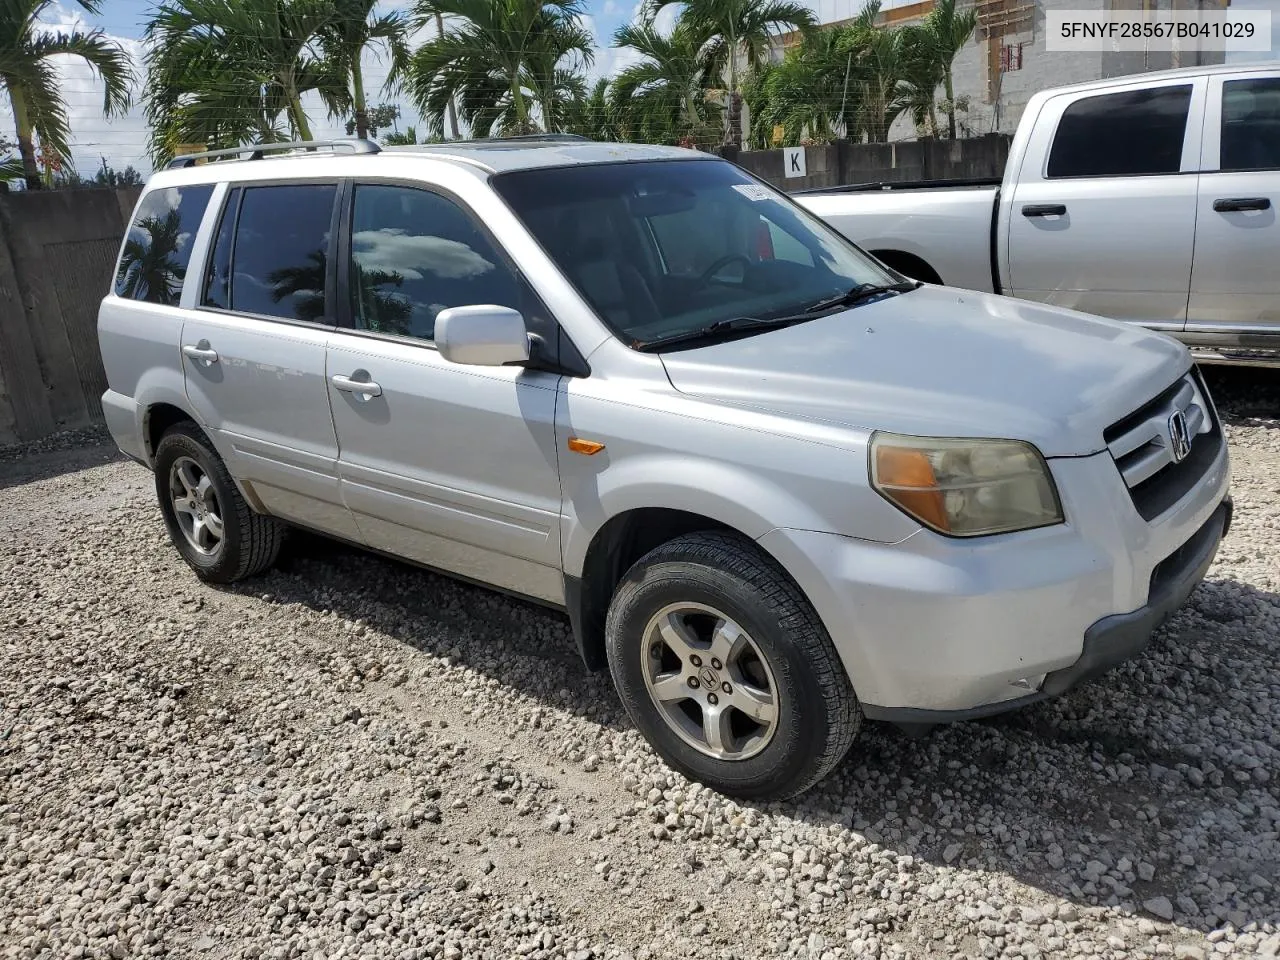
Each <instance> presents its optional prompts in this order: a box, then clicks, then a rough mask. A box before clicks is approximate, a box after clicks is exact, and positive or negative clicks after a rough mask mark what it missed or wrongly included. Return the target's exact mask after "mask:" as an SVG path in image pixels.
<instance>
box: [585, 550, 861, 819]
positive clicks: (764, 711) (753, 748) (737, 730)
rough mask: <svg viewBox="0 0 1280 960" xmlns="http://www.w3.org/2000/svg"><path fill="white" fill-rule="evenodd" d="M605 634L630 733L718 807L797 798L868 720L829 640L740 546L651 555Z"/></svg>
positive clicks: (773, 572) (782, 581)
mask: <svg viewBox="0 0 1280 960" xmlns="http://www.w3.org/2000/svg"><path fill="white" fill-rule="evenodd" d="M605 629H606V634H605V645H606V650H607V653H608V660H609V670H610V673H611V674H612V676H613V681H614V685H615V686H616V687H617V689H618V693H619V695H620V697H621V698H622V702H623V705H624V706H625V708H626V710H627V713H628V714H629V715H630V716H631V719H632V721H633V722H634V723H635V725H636V726H637V727H638V728H639V729H640V732H641V733H642V734H643V735H644V737H645V738H646V739H647V740H648V741H649V743H650V744H651V745H652V746H653V748H654V749H655V750H656V751H657V752H658V753H659V754H660V755H661V756H662V758H663V759H664V760H666V762H667V763H668V764H669V765H671V766H672V767H674V768H675V769H677V770H679V771H680V772H681V773H683V774H684V775H685V776H687V777H689V778H690V779H692V780H696V781H699V782H701V783H704V784H706V785H707V786H709V787H711V788H713V789H715V790H718V791H719V792H721V793H724V794H726V795H729V796H734V797H740V798H743V799H750V800H771V799H782V798H786V797H792V796H795V795H796V794H799V793H803V792H804V791H806V790H808V789H809V788H810V787H812V786H813V785H814V784H815V783H817V782H818V781H819V780H821V779H822V778H823V777H825V776H826V775H827V774H828V773H830V771H831V770H832V768H834V767H835V766H836V765H837V764H838V763H839V762H840V761H841V760H842V759H843V758H844V756H845V754H846V753H847V752H848V750H849V747H850V745H851V744H852V743H853V740H854V738H855V737H856V736H857V733H858V730H859V728H860V726H861V722H862V711H861V709H860V708H859V706H858V700H857V697H856V696H855V695H854V692H853V687H852V686H851V684H850V683H849V679H848V677H847V676H846V674H845V671H844V667H843V665H842V664H841V662H840V659H839V657H838V655H837V654H836V650H835V647H834V645H833V644H832V642H831V638H830V637H829V636H828V634H827V632H826V630H825V628H824V627H823V626H822V623H821V621H820V620H819V619H818V617H817V615H816V614H815V613H814V611H813V608H812V607H811V606H810V605H809V603H808V601H807V600H806V599H805V597H804V596H803V594H802V593H801V592H800V590H799V589H798V588H797V587H796V585H795V584H794V583H793V582H792V581H791V580H790V578H789V577H787V575H786V574H785V572H783V570H782V569H781V568H780V567H779V566H778V565H777V564H776V563H775V562H774V561H773V560H772V558H770V557H768V556H767V555H765V554H762V553H761V552H760V551H759V550H758V549H757V548H756V547H755V546H754V545H753V544H752V543H750V542H749V541H747V540H745V539H743V538H741V537H738V536H735V535H732V534H725V533H695V534H690V535H687V536H682V537H678V538H676V539H674V540H671V541H669V542H667V543H664V544H662V545H661V546H659V547H656V548H655V549H653V550H652V551H650V552H649V553H648V554H646V555H645V556H644V557H642V558H641V559H640V560H639V561H637V562H636V564H635V565H634V566H633V567H632V568H631V569H630V570H629V571H628V572H627V573H626V575H625V576H624V577H623V579H622V582H621V583H620V584H619V585H618V589H617V591H616V592H615V593H614V596H613V600H612V602H611V604H610V606H609V614H608V618H607V622H606V628H605ZM695 681H696V684H695Z"/></svg>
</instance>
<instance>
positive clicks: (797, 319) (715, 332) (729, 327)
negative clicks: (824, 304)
mask: <svg viewBox="0 0 1280 960" xmlns="http://www.w3.org/2000/svg"><path fill="white" fill-rule="evenodd" d="M815 319H817V318H816V316H812V315H810V314H809V313H798V314H794V315H792V316H787V317H769V318H767V319H762V318H760V317H731V318H729V319H727V320H717V321H716V322H715V323H710V324H707V326H705V327H699V328H698V329H697V330H685V331H683V332H682V333H673V334H671V335H670V336H667V337H658V338H657V339H656V340H643V341H638V342H636V343H634V344H632V346H634V347H635V348H636V349H637V350H641V351H645V352H650V351H653V350H657V349H660V348H662V347H671V346H675V345H676V344H678V343H690V342H692V341H694V340H714V339H716V338H719V337H723V336H729V335H732V334H735V333H742V332H743V331H747V330H749V331H753V332H754V331H756V330H771V329H777V328H778V327H789V326H791V325H792V324H793V323H803V322H804V321H806V320H815Z"/></svg>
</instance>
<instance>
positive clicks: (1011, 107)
mask: <svg viewBox="0 0 1280 960" xmlns="http://www.w3.org/2000/svg"><path fill="white" fill-rule="evenodd" d="M1247 2H1248V0H1246V3H1247ZM1230 3H1231V0H974V3H973V6H974V8H975V9H976V11H977V14H978V29H977V31H975V34H974V37H973V39H972V40H970V41H969V43H968V44H966V45H965V47H964V49H962V50H961V51H960V54H959V55H958V56H957V57H956V59H955V63H954V67H953V69H954V77H955V92H956V98H957V100H962V98H966V97H967V98H968V110H967V111H964V112H961V113H958V114H957V124H958V126H959V128H960V135H961V136H966V135H967V136H980V135H982V134H986V133H993V132H999V133H1012V132H1013V131H1014V130H1015V129H1016V128H1017V126H1018V120H1019V119H1020V118H1021V116H1022V110H1023V108H1024V107H1025V106H1026V104H1027V100H1028V99H1029V98H1030V97H1031V95H1032V94H1033V93H1036V92H1038V91H1040V90H1045V89H1047V88H1050V87H1057V86H1061V85H1063V84H1068V83H1077V82H1081V81H1086V80H1099V79H1104V78H1107V77H1117V76H1122V75H1127V74H1133V73H1142V72H1145V71H1150V70H1163V69H1167V68H1169V67H1178V66H1182V67H1189V66H1197V65H1200V64H1211V63H1222V62H1223V59H1224V55H1223V54H1222V53H1206V52H1201V51H1185V52H1183V53H1182V54H1181V56H1179V55H1178V53H1176V52H1174V53H1170V52H1169V51H1150V52H1145V53H1144V52H1117V51H1108V52H1097V53H1067V52H1061V51H1049V50H1046V49H1045V14H1046V12H1047V11H1050V10H1097V11H1103V10H1121V9H1124V10H1142V9H1170V8H1172V9H1177V10H1196V9H1206V10H1208V9H1222V8H1225V7H1227V6H1228V5H1229V4H1230ZM1236 3H1238V4H1240V5H1241V6H1244V5H1246V3H1241V0H1236ZM863 4H864V0H818V5H817V8H816V12H817V14H818V18H819V21H820V22H821V23H822V24H824V25H838V24H842V23H847V22H848V21H850V20H852V19H853V18H854V17H856V16H857V14H858V12H859V11H860V10H861V9H862V6H863ZM933 5H934V0H919V2H914V3H912V2H905V0H887V2H884V3H883V4H882V6H881V14H880V19H879V22H880V24H881V25H882V26H884V27H887V28H894V27H900V26H903V25H905V24H908V23H914V22H916V21H918V20H919V19H920V18H921V17H923V16H924V15H925V14H927V13H928V12H929V11H930V10H931V9H933ZM1248 5H1249V6H1254V5H1255V4H1253V3H1249V4H1248ZM797 42H798V36H796V35H794V34H786V35H784V36H783V37H781V38H779V42H778V43H777V44H775V46H774V50H773V56H774V58H775V59H781V57H782V56H783V55H784V52H785V50H787V49H789V48H790V47H792V46H794V45H795V43H797ZM942 96H943V93H942V90H941V89H939V91H938V97H939V98H941V97H942ZM915 137H916V131H915V129H914V127H913V125H912V123H911V119H910V118H909V117H900V118H899V119H898V121H897V122H896V123H895V124H894V125H893V127H892V128H891V130H890V132H889V139H890V140H910V139H914V138H915Z"/></svg>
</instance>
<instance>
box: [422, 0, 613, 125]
mask: <svg viewBox="0 0 1280 960" xmlns="http://www.w3.org/2000/svg"><path fill="white" fill-rule="evenodd" d="M415 12H416V16H417V23H418V24H419V25H421V24H424V23H427V22H431V21H435V19H436V17H437V16H439V17H442V18H447V19H448V20H449V21H450V22H451V24H452V26H451V27H450V29H449V30H448V31H446V32H445V33H442V34H441V35H440V36H438V37H436V38H434V39H432V40H428V41H427V42H426V43H424V44H423V45H422V46H421V47H419V48H418V50H417V52H416V53H415V54H414V56H413V62H412V65H411V67H410V71H409V90H410V93H411V95H412V97H413V99H414V100H415V102H416V103H417V106H418V109H419V112H420V113H421V114H422V116H423V118H424V119H426V120H427V123H428V126H429V128H430V129H431V131H432V132H433V133H435V134H437V135H440V134H443V133H444V116H445V113H446V111H447V109H448V105H449V104H450V103H452V102H455V101H456V102H457V103H458V107H459V113H460V114H461V116H462V120H463V121H464V122H465V123H466V124H467V126H468V127H469V128H470V129H471V131H472V132H473V133H474V134H476V135H477V136H488V135H491V134H492V133H493V132H494V131H495V130H496V131H498V132H499V133H501V134H504V135H505V134H512V133H532V132H536V131H537V130H538V118H537V117H536V116H535V114H541V118H542V122H543V124H544V125H545V126H547V128H548V129H555V128H556V127H557V125H558V124H561V123H563V121H564V115H565V108H566V107H567V105H568V103H569V102H571V101H572V99H573V97H574V96H575V95H580V94H581V93H582V92H583V89H582V84H581V83H580V82H578V81H575V80H574V79H573V78H574V77H577V76H579V75H580V73H581V70H582V69H583V68H585V67H588V66H590V65H591V63H592V61H593V50H592V42H591V34H590V33H589V32H587V30H585V29H584V28H583V26H582V22H581V20H580V19H579V18H580V16H581V15H582V13H583V8H582V5H581V0H418V2H417V6H416V7H415Z"/></svg>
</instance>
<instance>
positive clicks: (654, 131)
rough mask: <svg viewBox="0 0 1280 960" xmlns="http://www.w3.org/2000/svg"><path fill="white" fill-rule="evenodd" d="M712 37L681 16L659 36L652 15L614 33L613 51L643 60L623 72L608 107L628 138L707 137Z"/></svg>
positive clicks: (670, 139) (664, 140)
mask: <svg viewBox="0 0 1280 960" xmlns="http://www.w3.org/2000/svg"><path fill="white" fill-rule="evenodd" d="M711 39H712V38H711V36H710V34H709V33H708V31H707V29H706V28H705V27H704V26H703V25H701V24H699V23H698V22H697V21H695V20H689V19H684V18H681V19H680V20H677V21H676V25H675V27H674V28H673V29H672V31H671V33H670V35H669V36H668V35H664V34H663V33H662V32H661V31H659V30H658V29H657V27H656V26H655V24H654V18H653V14H652V12H648V13H646V14H645V15H644V16H642V18H641V20H640V21H639V22H638V23H633V24H628V25H626V26H624V27H622V28H620V29H619V30H618V31H617V33H615V34H614V38H613V45H614V46H615V47H630V48H631V49H633V50H635V51H636V52H637V53H639V54H640V55H641V56H642V57H643V58H644V59H643V60H641V61H640V62H639V63H635V64H632V65H631V66H629V67H626V68H624V69H623V70H622V72H620V73H619V74H618V76H617V77H616V78H615V79H614V82H613V97H612V99H613V103H614V105H615V109H616V114H617V116H618V120H619V123H620V125H621V127H622V130H623V133H624V135H625V136H626V137H627V138H628V139H639V140H644V141H651V142H657V143H675V142H677V141H680V140H682V139H686V138H688V139H692V140H694V141H695V142H696V141H699V140H705V139H706V138H707V136H708V134H709V132H710V131H709V129H708V128H709V120H710V111H709V107H710V105H709V104H708V103H707V97H706V95H707V85H708V79H709V76H710V71H711V65H710V63H709V61H708V57H707V46H708V42H709V41H710V40H711ZM717 119H718V118H717Z"/></svg>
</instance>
